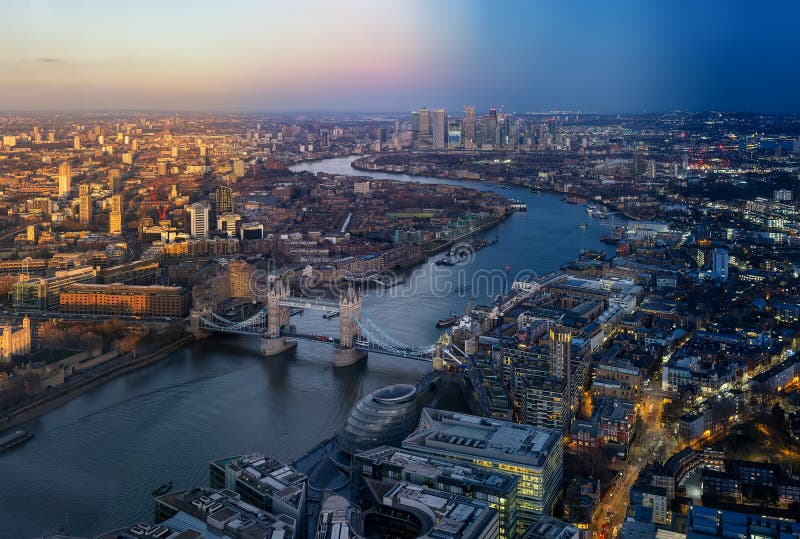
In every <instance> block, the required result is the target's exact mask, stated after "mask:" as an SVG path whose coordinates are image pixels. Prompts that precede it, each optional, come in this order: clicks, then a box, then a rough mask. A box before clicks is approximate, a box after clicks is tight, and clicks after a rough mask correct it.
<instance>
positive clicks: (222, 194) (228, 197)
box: [216, 159, 244, 215]
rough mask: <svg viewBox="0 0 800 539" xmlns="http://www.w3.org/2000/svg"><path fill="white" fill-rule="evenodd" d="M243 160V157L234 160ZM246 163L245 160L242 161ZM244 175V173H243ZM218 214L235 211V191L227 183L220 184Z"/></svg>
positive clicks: (217, 200) (218, 189) (217, 194)
mask: <svg viewBox="0 0 800 539" xmlns="http://www.w3.org/2000/svg"><path fill="white" fill-rule="evenodd" d="M236 161H241V159H236V160H234V164H235V163H236ZM242 163H244V161H242ZM243 175H244V174H243ZM216 203H217V208H216V209H217V215H223V214H226V213H233V191H232V190H231V188H230V187H228V186H227V185H220V186H219V187H217V191H216Z"/></svg>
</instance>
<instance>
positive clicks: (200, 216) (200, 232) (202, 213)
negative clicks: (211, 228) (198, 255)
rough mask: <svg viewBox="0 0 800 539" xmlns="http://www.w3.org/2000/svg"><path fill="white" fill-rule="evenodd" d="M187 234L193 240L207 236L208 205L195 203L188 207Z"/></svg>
mask: <svg viewBox="0 0 800 539" xmlns="http://www.w3.org/2000/svg"><path fill="white" fill-rule="evenodd" d="M189 234H191V236H192V237H193V238H205V237H206V236H208V205H206V204H203V203H202V202H195V203H194V204H192V205H191V206H189Z"/></svg>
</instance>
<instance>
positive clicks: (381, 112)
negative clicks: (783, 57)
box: [0, 104, 800, 116]
mask: <svg viewBox="0 0 800 539" xmlns="http://www.w3.org/2000/svg"><path fill="white" fill-rule="evenodd" d="M468 105H470V104H467V105H464V106H461V107H458V108H448V107H439V106H431V107H426V108H427V109H428V110H433V109H437V108H442V109H444V110H445V111H447V112H448V113H451V112H453V113H456V112H457V113H463V112H464V107H465V106H468ZM422 108H423V107H422V106H420V107H418V108H416V109H408V110H360V111H359V110H344V109H342V110H336V109H318V110H314V109H306V110H288V109H287V110H267V109H263V110H257V109H251V110H245V109H241V110H237V109H216V110H213V109H169V108H163V109H158V108H154V109H139V108H117V109H44V108H43V109H0V115H9V114H31V115H44V114H54V115H57V114H76V115H78V114H98V115H108V114H124V113H133V114H230V115H257V114H264V115H276V116H302V115H326V114H327V115H332V116H342V115H361V116H366V115H395V116H402V115H405V116H408V115H410V114H411V113H412V112H415V111H418V110H420V109H422ZM492 108H498V107H496V106H487V107H485V108H481V107H479V106H477V105H476V106H475V111H476V113H480V112H481V111H488V110H489V109H492ZM498 114H516V115H534V116H535V115H548V114H553V115H572V114H580V115H596V116H616V115H622V116H659V115H666V114H734V115H737V114H741V115H767V116H800V111H766V110H720V109H713V108H711V109H697V110H688V109H674V110H662V111H647V110H643V111H585V110H541V111H519V110H503V111H500V110H499V109H498Z"/></svg>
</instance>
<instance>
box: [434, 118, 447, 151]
mask: <svg viewBox="0 0 800 539" xmlns="http://www.w3.org/2000/svg"><path fill="white" fill-rule="evenodd" d="M431 130H432V134H433V147H434V148H439V149H443V148H446V147H447V111H446V110H444V109H433V111H431Z"/></svg>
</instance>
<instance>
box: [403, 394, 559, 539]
mask: <svg viewBox="0 0 800 539" xmlns="http://www.w3.org/2000/svg"><path fill="white" fill-rule="evenodd" d="M403 449H407V450H409V451H412V452H415V453H418V454H422V455H429V456H432V457H439V458H445V459H448V460H454V461H457V462H467V463H470V464H475V465H478V466H481V467H483V468H488V469H491V470H498V471H501V472H508V473H513V474H516V475H518V476H519V483H518V486H517V504H518V508H519V509H518V525H517V532H518V533H520V534H522V533H524V532H525V531H526V530H527V529H528V527H530V526H531V524H533V523H534V522H536V521H537V520H539V519H540V518H541V517H543V516H548V515H550V514H551V513H552V510H553V505H554V504H555V501H556V499H557V498H558V495H559V492H560V490H561V478H562V475H563V459H564V456H563V445H562V443H561V435H560V434H559V432H558V431H555V430H552V429H545V428H539V427H534V426H530V425H520V424H517V423H511V422H509V421H501V420H497V419H488V418H482V417H477V416H472V415H466V414H461V413H456V412H449V411H444V410H436V409H432V408H425V409H423V411H422V415H421V417H420V420H419V426H418V427H417V430H416V431H414V432H413V433H412V434H411V435H410V436H408V438H406V439H405V440H404V441H403Z"/></svg>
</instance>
